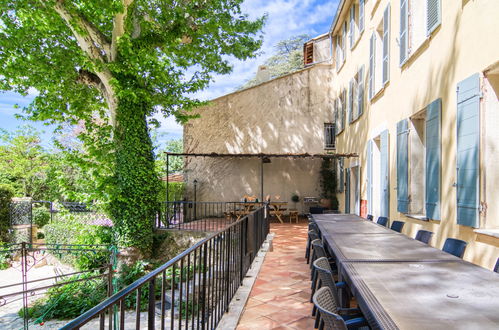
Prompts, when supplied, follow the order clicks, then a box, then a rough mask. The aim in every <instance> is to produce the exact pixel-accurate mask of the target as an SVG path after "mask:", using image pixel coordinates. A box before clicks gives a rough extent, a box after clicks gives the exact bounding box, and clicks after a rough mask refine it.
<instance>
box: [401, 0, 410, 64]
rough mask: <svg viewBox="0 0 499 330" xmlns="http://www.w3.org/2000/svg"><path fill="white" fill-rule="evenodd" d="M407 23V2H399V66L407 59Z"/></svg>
mask: <svg viewBox="0 0 499 330" xmlns="http://www.w3.org/2000/svg"><path fill="white" fill-rule="evenodd" d="M408 21H409V17H408V10H407V0H400V36H399V39H400V65H402V64H403V63H404V62H405V60H406V58H407V50H408V48H409V42H408V41H409V40H408V35H407V26H408V25H409V24H408Z"/></svg>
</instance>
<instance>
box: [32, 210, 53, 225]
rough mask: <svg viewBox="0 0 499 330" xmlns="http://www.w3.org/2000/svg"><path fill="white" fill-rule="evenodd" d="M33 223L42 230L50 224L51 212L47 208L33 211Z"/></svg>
mask: <svg viewBox="0 0 499 330" xmlns="http://www.w3.org/2000/svg"><path fill="white" fill-rule="evenodd" d="M32 214H33V223H34V224H35V225H37V226H38V228H42V227H43V226H45V225H46V224H48V223H49V222H50V212H49V210H47V209H46V208H45V207H37V208H34V209H33V213H32Z"/></svg>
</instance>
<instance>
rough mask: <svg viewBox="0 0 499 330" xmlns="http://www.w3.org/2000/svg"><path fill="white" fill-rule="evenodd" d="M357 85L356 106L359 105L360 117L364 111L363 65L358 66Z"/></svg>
mask: <svg viewBox="0 0 499 330" xmlns="http://www.w3.org/2000/svg"><path fill="white" fill-rule="evenodd" d="M357 79H358V81H357V83H358V87H357V96H358V100H357V103H358V107H359V115H358V117H360V116H361V115H362V114H363V113H364V65H362V66H361V67H360V70H359V75H358V77H357Z"/></svg>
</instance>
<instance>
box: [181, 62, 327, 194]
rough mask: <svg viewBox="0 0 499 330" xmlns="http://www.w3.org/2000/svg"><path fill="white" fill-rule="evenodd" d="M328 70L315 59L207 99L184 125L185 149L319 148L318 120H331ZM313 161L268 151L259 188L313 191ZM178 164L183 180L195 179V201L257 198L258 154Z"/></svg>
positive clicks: (316, 190) (316, 150) (261, 150)
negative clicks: (280, 156) (311, 64)
mask: <svg viewBox="0 0 499 330" xmlns="http://www.w3.org/2000/svg"><path fill="white" fill-rule="evenodd" d="M331 77H332V72H331V67H330V66H328V65H324V66H316V67H312V68H307V69H304V70H301V71H299V72H296V73H293V74H290V75H287V76H284V77H281V78H277V79H275V80H272V81H269V82H267V83H264V84H261V85H258V86H255V87H253V88H250V89H246V90H243V91H239V92H236V93H232V94H229V95H226V96H223V97H221V98H218V99H216V100H214V101H212V103H211V104H210V105H208V106H205V107H202V108H200V109H198V112H199V114H200V115H201V118H199V119H195V120H192V121H190V122H189V123H188V124H187V125H186V126H185V127H184V141H185V142H184V150H185V152H191V153H192V152H204V153H206V152H217V153H322V152H324V149H323V146H324V123H330V122H332V120H333V118H332V102H331V100H332V98H331V97H330V89H331V79H332V78H331ZM320 162H321V160H320V159H276V158H272V159H271V163H270V164H264V195H267V194H270V195H272V196H275V195H281V196H282V197H281V200H287V201H289V200H290V199H291V195H292V194H298V195H299V196H301V197H304V196H314V197H319V189H320V188H319V169H320ZM185 164H186V165H185V169H186V175H187V182H192V181H193V180H194V179H197V180H198V182H199V190H198V197H199V198H198V199H199V200H206V201H208V200H211V201H214V200H222V201H234V200H239V199H240V198H241V197H242V196H243V195H245V194H248V195H256V196H258V197H259V198H261V196H260V194H261V193H260V185H261V180H260V160H259V159H233V158H230V159H227V158H188V159H187V160H186V162H185ZM188 186H190V185H189V184H188ZM188 193H189V191H188Z"/></svg>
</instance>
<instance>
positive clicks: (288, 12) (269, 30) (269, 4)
mask: <svg viewBox="0 0 499 330" xmlns="http://www.w3.org/2000/svg"><path fill="white" fill-rule="evenodd" d="M337 5H338V0H274V1H268V0H247V1H245V2H244V3H243V5H242V6H241V7H242V10H243V12H245V13H247V14H248V15H249V17H250V18H252V19H255V18H257V17H261V16H262V15H264V14H267V16H268V17H267V24H266V25H265V27H264V28H263V33H264V41H263V45H262V48H261V52H262V54H261V55H260V56H258V57H257V58H254V59H250V60H246V61H239V60H237V59H234V58H233V59H230V63H231V64H232V65H233V71H232V73H231V74H230V75H226V76H215V77H214V82H213V83H212V84H211V86H210V87H209V89H208V90H206V91H202V92H200V93H198V94H197V95H196V96H197V97H199V98H200V99H203V100H206V99H213V98H216V97H219V96H222V95H225V94H227V93H230V92H233V91H234V90H235V89H236V88H237V87H238V86H241V85H242V84H244V82H246V81H247V80H248V79H250V78H252V77H253V75H254V74H255V72H256V70H257V68H258V66H259V65H261V64H262V63H263V62H264V61H265V60H266V59H267V58H268V57H270V56H271V55H272V54H273V48H274V45H275V44H276V43H277V42H279V41H281V40H284V39H287V38H289V37H291V36H294V35H298V34H308V35H310V36H311V37H314V36H316V35H319V34H322V33H325V32H327V31H328V29H329V26H330V24H331V22H332V20H333V16H334V14H335V11H336V7H337Z"/></svg>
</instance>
